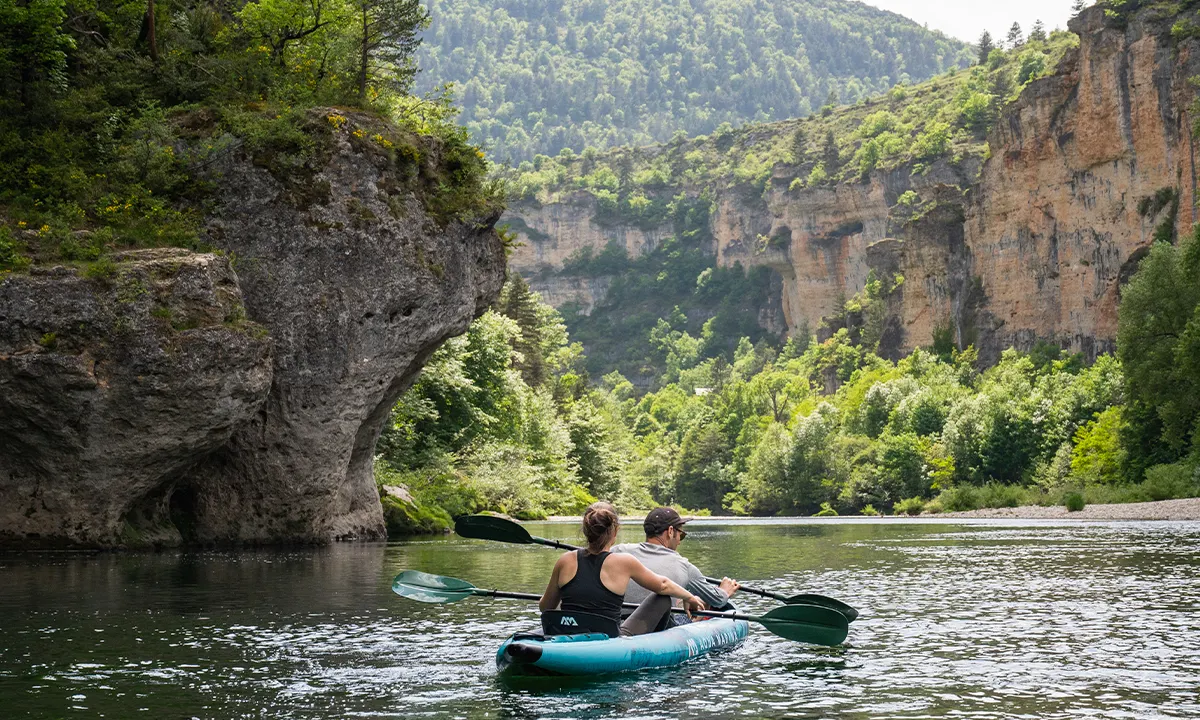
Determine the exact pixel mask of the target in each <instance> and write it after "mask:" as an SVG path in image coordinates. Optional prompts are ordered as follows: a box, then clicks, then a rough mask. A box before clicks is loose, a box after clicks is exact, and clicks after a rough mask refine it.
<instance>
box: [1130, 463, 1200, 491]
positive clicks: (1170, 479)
mask: <svg viewBox="0 0 1200 720" xmlns="http://www.w3.org/2000/svg"><path fill="white" fill-rule="evenodd" d="M1198 480H1200V467H1197V466H1193V465H1191V464H1189V463H1187V462H1178V463H1172V464H1170V465H1155V466H1154V467H1152V468H1150V469H1148V470H1147V471H1146V479H1145V481H1144V482H1142V490H1143V491H1145V493H1146V495H1147V496H1149V498H1150V499H1151V500H1171V499H1174V498H1185V497H1195V496H1196V495H1197V494H1198V493H1200V482H1198Z"/></svg>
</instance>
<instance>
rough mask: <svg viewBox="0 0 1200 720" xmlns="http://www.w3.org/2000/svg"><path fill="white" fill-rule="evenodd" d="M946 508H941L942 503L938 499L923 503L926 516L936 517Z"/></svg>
mask: <svg viewBox="0 0 1200 720" xmlns="http://www.w3.org/2000/svg"><path fill="white" fill-rule="evenodd" d="M945 510H946V508H944V507H942V501H941V500H940V499H939V498H934V499H932V500H930V501H929V502H927V503H925V513H926V514H927V515H937V514H939V513H942V512H945Z"/></svg>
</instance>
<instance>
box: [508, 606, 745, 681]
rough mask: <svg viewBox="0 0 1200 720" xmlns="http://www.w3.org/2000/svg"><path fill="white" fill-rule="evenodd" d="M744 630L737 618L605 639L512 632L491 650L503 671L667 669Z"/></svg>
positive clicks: (731, 641)
mask: <svg viewBox="0 0 1200 720" xmlns="http://www.w3.org/2000/svg"><path fill="white" fill-rule="evenodd" d="M749 632H750V626H749V624H747V623H746V622H745V621H743V620H722V619H717V620H704V621H700V622H693V623H689V624H687V625H679V626H676V627H673V628H670V629H668V630H663V631H662V632H656V633H649V634H647V635H635V636H633V637H619V638H610V637H608V636H607V635H605V634H603V633H586V634H580V635H552V636H546V635H541V634H524V633H518V634H516V635H513V636H512V637H510V638H509V639H508V640H505V641H504V644H502V645H501V646H500V649H499V650H497V651H496V666H497V667H498V668H499V669H500V672H501V674H504V675H510V676H512V675H605V674H609V673H619V672H627V671H629V670H638V669H640V668H656V667H669V666H671V665H679V664H680V663H684V662H687V661H688V660H691V659H692V658H696V657H700V656H701V655H704V654H705V653H709V652H712V651H713V650H719V649H722V648H728V647H733V646H734V645H737V644H738V643H739V642H741V641H742V640H743V639H744V638H745V637H746V635H747V634H748V633H749Z"/></svg>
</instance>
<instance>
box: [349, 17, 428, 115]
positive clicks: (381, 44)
mask: <svg viewBox="0 0 1200 720" xmlns="http://www.w3.org/2000/svg"><path fill="white" fill-rule="evenodd" d="M354 9H355V15H356V19H355V27H356V35H357V43H358V71H357V73H356V74H357V77H358V82H357V87H358V101H359V103H366V101H367V86H368V83H369V82H370V83H375V84H376V85H382V84H387V85H390V86H392V87H393V88H394V89H395V90H397V91H399V92H404V91H406V90H407V89H408V86H409V84H410V83H411V81H412V78H413V77H414V76H415V75H416V65H415V64H414V62H413V53H414V52H416V49H417V46H418V45H419V44H420V43H421V40H420V38H419V37H418V36H417V32H418V31H420V30H422V29H424V28H425V27H428V25H429V14H428V13H427V12H426V11H425V8H424V7H423V6H422V5H421V1H420V0H355V2H354Z"/></svg>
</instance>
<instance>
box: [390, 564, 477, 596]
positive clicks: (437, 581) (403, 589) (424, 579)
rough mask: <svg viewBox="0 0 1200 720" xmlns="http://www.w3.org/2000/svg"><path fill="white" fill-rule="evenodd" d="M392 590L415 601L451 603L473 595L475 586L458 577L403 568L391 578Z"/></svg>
mask: <svg viewBox="0 0 1200 720" xmlns="http://www.w3.org/2000/svg"><path fill="white" fill-rule="evenodd" d="M392 592H394V593H396V594H397V595H399V596H400V597H404V598H408V599H409V600H416V601H417V602H426V603H452V602H458V601H459V600H465V599H466V598H469V597H471V596H472V595H474V594H475V586H474V585H472V584H471V583H469V582H467V581H466V580H459V579H458V578H452V577H446V576H444V575H433V574H430V573H424V572H421V571H419V570H405V571H404V572H402V573H400V574H399V575H397V576H396V579H395V580H392Z"/></svg>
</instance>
